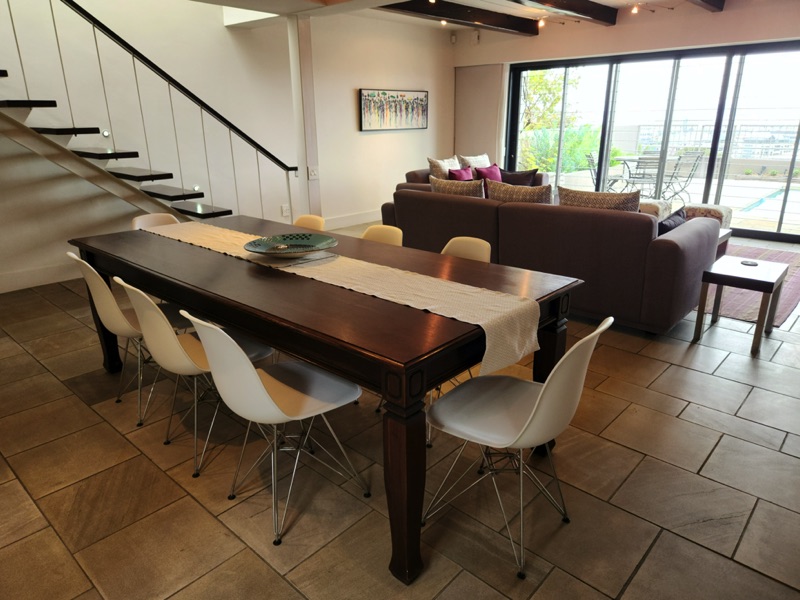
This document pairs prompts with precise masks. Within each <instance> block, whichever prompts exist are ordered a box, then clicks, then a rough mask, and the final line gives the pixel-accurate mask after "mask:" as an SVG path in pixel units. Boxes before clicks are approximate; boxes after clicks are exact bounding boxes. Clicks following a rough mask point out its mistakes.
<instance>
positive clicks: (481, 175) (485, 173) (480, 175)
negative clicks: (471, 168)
mask: <svg viewBox="0 0 800 600" xmlns="http://www.w3.org/2000/svg"><path fill="white" fill-rule="evenodd" d="M475 179H486V180H489V179H491V180H492V181H500V167H498V166H497V165H490V166H488V167H475Z"/></svg>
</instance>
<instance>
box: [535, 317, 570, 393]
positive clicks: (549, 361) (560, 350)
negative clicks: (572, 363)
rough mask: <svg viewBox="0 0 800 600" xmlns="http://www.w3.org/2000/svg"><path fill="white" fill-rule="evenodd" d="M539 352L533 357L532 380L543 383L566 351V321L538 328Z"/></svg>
mask: <svg viewBox="0 0 800 600" xmlns="http://www.w3.org/2000/svg"><path fill="white" fill-rule="evenodd" d="M537 335H538V340H539V350H537V351H536V353H535V354H534V355H533V380H534V381H538V382H540V383H544V381H545V380H546V379H547V376H548V375H550V371H552V370H553V368H554V367H555V366H556V363H557V362H558V361H559V360H561V357H562V356H564V353H565V352H566V351H567V319H557V320H555V321H554V322H553V323H551V324H550V325H545V326H544V327H541V328H539V331H538V334H537Z"/></svg>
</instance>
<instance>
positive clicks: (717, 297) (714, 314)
mask: <svg viewBox="0 0 800 600" xmlns="http://www.w3.org/2000/svg"><path fill="white" fill-rule="evenodd" d="M723 287H725V286H723V285H721V284H719V283H718V284H717V291H716V293H715V294H714V308H713V309H711V324H712V325H713V324H714V323H716V322H717V321H719V307H720V305H721V304H722V288H723Z"/></svg>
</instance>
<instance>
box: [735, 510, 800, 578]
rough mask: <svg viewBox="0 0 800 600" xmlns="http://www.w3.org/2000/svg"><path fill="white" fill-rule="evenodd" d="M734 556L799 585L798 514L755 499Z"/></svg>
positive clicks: (761, 570)
mask: <svg viewBox="0 0 800 600" xmlns="http://www.w3.org/2000/svg"><path fill="white" fill-rule="evenodd" d="M735 558H736V560H737V561H739V562H741V563H744V564H746V565H748V566H750V567H752V568H754V569H755V570H756V571H759V572H761V573H764V574H765V575H769V576H770V577H774V578H775V579H777V580H778V581H782V582H783V583H786V584H788V585H791V586H792V587H795V588H800V568H798V566H800V514H797V513H796V512H791V511H788V510H786V509H784V508H781V507H779V506H775V505H774V504H770V503H768V502H764V501H759V503H758V505H757V506H756V510H755V512H754V513H753V518H752V519H750V522H749V523H748V524H747V529H746V530H745V532H744V536H743V537H742V542H741V544H739V549H738V550H737V551H736V556H735Z"/></svg>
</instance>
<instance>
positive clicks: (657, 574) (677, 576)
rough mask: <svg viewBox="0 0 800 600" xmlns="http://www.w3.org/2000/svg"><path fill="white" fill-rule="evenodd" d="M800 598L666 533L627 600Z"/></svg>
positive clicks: (637, 574) (772, 582) (639, 573)
mask: <svg viewBox="0 0 800 600" xmlns="http://www.w3.org/2000/svg"><path fill="white" fill-rule="evenodd" d="M798 597H800V594H798V593H797V592H793V591H792V590H790V589H789V588H787V587H786V586H784V585H782V584H780V583H778V582H776V581H773V580H771V579H769V578H767V577H764V576H763V575H760V574H759V573H756V572H755V571H751V570H750V569H748V568H747V567H745V566H742V565H740V564H737V563H735V562H733V561H730V560H726V559H725V558H723V557H722V556H720V555H719V554H716V553H714V552H712V551H711V550H707V549H705V548H703V547H701V546H698V545H697V544H693V543H692V542H690V541H687V540H684V539H683V538H680V537H678V536H676V535H673V534H671V533H668V532H664V533H663V534H662V535H661V536H660V537H659V539H658V541H657V542H656V544H655V545H654V546H653V548H652V550H650V552H649V553H648V555H647V558H646V559H645V561H644V564H643V565H642V566H641V568H640V569H639V571H638V572H637V573H636V575H635V576H634V578H633V580H632V581H631V583H630V585H629V586H628V588H627V589H626V590H625V593H624V594H623V595H622V598H623V600H639V599H641V600H652V599H653V598H675V599H678V598H680V599H681V600H708V599H709V598H725V600H753V599H754V598H758V599H759V600H779V599H780V600H787V599H789V598H798Z"/></svg>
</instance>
